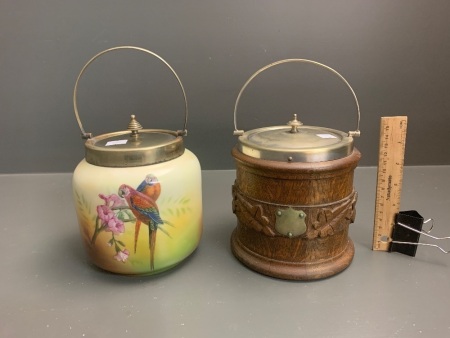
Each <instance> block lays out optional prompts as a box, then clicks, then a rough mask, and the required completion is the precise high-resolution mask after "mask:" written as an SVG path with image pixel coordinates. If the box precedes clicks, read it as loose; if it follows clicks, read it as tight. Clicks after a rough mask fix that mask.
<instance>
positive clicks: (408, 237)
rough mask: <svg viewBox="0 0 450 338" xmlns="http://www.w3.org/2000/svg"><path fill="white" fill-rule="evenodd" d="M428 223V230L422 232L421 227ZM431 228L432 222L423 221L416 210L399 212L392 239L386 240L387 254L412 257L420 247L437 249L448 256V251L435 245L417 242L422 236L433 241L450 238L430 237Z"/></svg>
mask: <svg viewBox="0 0 450 338" xmlns="http://www.w3.org/2000/svg"><path fill="white" fill-rule="evenodd" d="M429 222H431V227H430V229H428V230H427V231H424V230H423V229H422V227H423V225H424V224H427V223H429ZM433 227H434V220H433V219H432V218H430V219H428V220H426V221H424V219H423V217H422V216H421V215H420V214H419V213H418V212H417V211H416V210H409V211H400V212H399V213H398V214H396V216H395V224H394V228H393V231H392V238H391V239H389V240H388V241H389V242H390V246H389V252H399V253H402V254H405V255H408V256H412V257H414V256H415V255H416V252H417V247H418V246H419V245H422V246H431V247H435V248H438V249H439V250H441V251H442V252H443V253H445V254H448V253H449V252H450V250H445V249H443V248H442V247H441V246H439V245H437V244H429V243H421V242H419V239H420V235H424V236H427V237H429V238H432V239H435V240H444V239H450V236H449V237H436V236H433V235H430V232H431V230H432V229H433Z"/></svg>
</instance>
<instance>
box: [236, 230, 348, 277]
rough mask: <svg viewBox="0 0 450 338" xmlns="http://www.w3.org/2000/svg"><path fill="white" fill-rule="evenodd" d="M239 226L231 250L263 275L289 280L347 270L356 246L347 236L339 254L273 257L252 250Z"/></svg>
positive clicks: (326, 275) (329, 274)
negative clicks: (300, 259)
mask: <svg viewBox="0 0 450 338" xmlns="http://www.w3.org/2000/svg"><path fill="white" fill-rule="evenodd" d="M238 231H239V230H238V228H236V229H235V230H234V231H233V234H232V235H231V250H232V252H233V254H234V255H235V257H236V258H237V259H238V260H239V261H240V262H241V263H243V264H244V265H246V266H247V267H248V268H250V269H252V270H254V271H256V272H259V273H261V274H263V275H267V276H271V277H276V278H280V279H288V280H315V279H321V278H326V277H330V276H334V275H336V274H338V273H339V272H341V271H343V270H345V269H346V268H347V267H348V266H349V265H350V263H351V262H352V260H353V256H354V253H355V247H354V245H353V242H352V240H351V239H350V238H349V237H347V242H346V244H345V245H344V247H343V248H344V250H343V251H342V252H341V253H340V254H338V255H337V256H333V257H330V258H328V259H319V260H313V261H310V262H296V261H286V260H280V259H271V258H267V257H266V256H261V255H260V254H258V253H256V252H254V251H252V250H250V249H249V248H248V247H247V246H246V245H244V244H243V243H242V242H241V241H240V236H239V234H238Z"/></svg>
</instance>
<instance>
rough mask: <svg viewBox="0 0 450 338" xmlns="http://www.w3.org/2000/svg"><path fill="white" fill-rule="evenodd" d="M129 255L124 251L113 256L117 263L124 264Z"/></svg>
mask: <svg viewBox="0 0 450 338" xmlns="http://www.w3.org/2000/svg"><path fill="white" fill-rule="evenodd" d="M129 255H130V252H129V251H128V250H127V249H125V250H122V251H118V252H117V254H116V255H115V256H114V259H115V260H117V261H119V262H123V263H125V262H126V261H127V259H128V256H129Z"/></svg>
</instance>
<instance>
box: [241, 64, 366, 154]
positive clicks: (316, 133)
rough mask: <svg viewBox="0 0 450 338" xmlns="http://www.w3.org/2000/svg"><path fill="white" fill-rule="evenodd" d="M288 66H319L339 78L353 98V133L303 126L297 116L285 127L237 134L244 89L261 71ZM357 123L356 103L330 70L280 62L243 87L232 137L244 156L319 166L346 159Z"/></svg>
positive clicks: (358, 114)
mask: <svg viewBox="0 0 450 338" xmlns="http://www.w3.org/2000/svg"><path fill="white" fill-rule="evenodd" d="M288 62H300V63H309V64H312V65H316V66H320V67H322V68H325V69H327V70H329V71H330V72H332V73H333V74H335V75H336V76H338V77H339V78H340V79H341V80H342V81H343V82H344V83H345V84H346V85H347V87H348V88H349V89H350V91H351V93H352V94H353V98H354V100H355V103H356V108H357V126H356V130H354V131H349V132H342V131H339V130H335V129H330V128H324V127H315V126H304V125H303V123H302V122H300V121H299V120H298V119H297V115H296V114H294V117H293V119H292V120H291V121H289V122H288V123H287V125H285V126H275V127H265V128H259V129H254V130H250V131H246V132H244V131H243V130H239V129H238V128H237V122H236V116H237V107H238V104H239V100H240V98H241V96H242V93H243V92H244V90H245V88H247V86H248V85H249V83H250V82H251V81H252V80H253V79H254V78H255V77H256V76H257V75H259V74H260V73H262V72H263V71H265V70H267V69H269V68H271V67H274V66H276V65H280V64H283V63H288ZM359 122H360V111H359V103H358V99H357V97H356V94H355V92H354V91H353V88H352V87H351V86H350V84H349V83H348V82H347V80H345V78H344V77H343V76H342V75H341V74H339V73H338V72H337V71H335V70H334V69H333V68H330V67H328V66H326V65H324V64H321V63H319V62H316V61H311V60H307V59H286V60H280V61H277V62H274V63H271V64H269V65H267V66H265V67H263V68H261V69H259V70H258V71H256V72H255V73H254V74H253V75H252V76H251V77H250V78H249V79H248V80H247V82H246V83H245V84H244V86H243V87H242V89H241V90H240V92H239V94H238V97H237V99H236V103H235V106H234V135H236V136H239V139H238V145H237V148H238V149H239V150H240V151H241V152H242V153H243V154H245V155H248V156H251V157H254V158H259V159H264V160H271V161H283V162H284V161H287V162H322V161H332V160H336V159H340V158H343V157H347V156H349V155H350V154H351V153H352V151H353V138H354V137H359V136H360V131H359Z"/></svg>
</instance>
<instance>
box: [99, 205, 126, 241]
mask: <svg viewBox="0 0 450 338" xmlns="http://www.w3.org/2000/svg"><path fill="white" fill-rule="evenodd" d="M97 214H98V217H99V218H100V220H101V221H102V226H103V227H104V228H105V231H109V232H112V233H114V234H121V233H123V232H125V225H124V224H123V222H122V221H121V220H120V219H118V218H117V216H116V214H115V213H114V212H113V211H112V210H111V209H110V208H109V207H108V206H107V205H99V206H97Z"/></svg>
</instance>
